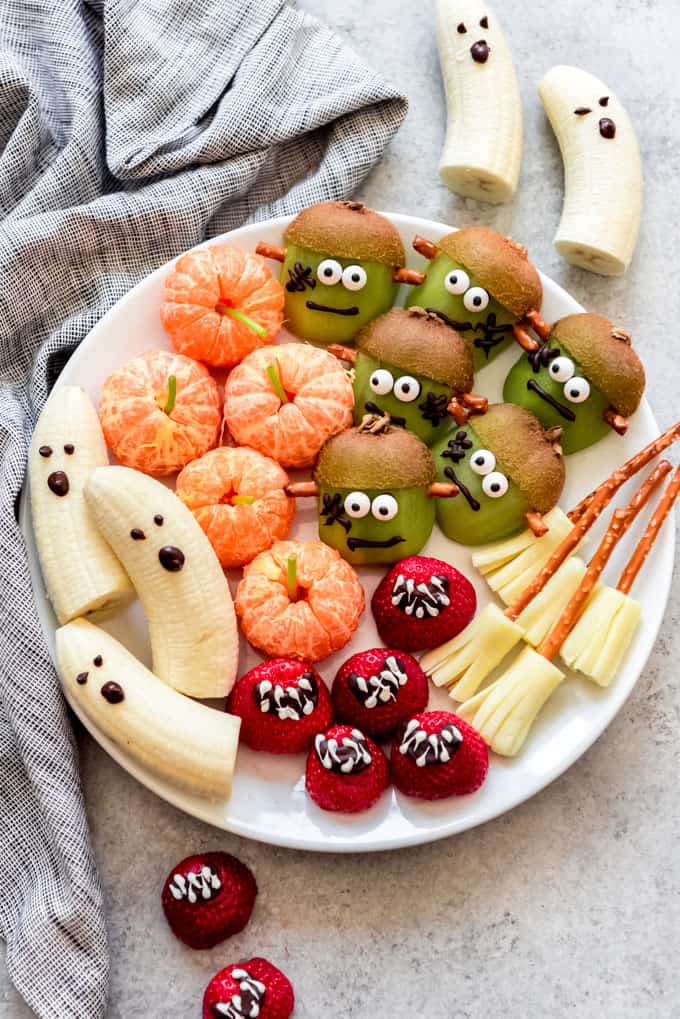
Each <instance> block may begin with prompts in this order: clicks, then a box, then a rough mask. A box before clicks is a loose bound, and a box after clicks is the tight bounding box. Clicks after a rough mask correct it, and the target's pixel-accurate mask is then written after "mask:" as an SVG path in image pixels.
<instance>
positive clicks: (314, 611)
mask: <svg viewBox="0 0 680 1019" xmlns="http://www.w3.org/2000/svg"><path fill="white" fill-rule="evenodd" d="M291 564H294V567H293V572H294V575H295V580H294V586H295V589H296V590H295V592H292V591H291V590H290V579H291ZM234 606H235V608H236V614H237V616H238V617H239V619H240V622H241V629H242V630H243V633H244V634H245V636H246V638H247V639H248V640H249V641H250V643H251V644H252V645H253V646H254V647H256V648H259V649H260V650H261V651H264V652H265V654H268V655H273V656H276V657H290V658H302V659H304V660H305V661H308V662H319V661H321V660H322V659H323V658H327V657H328V655H330V654H333V652H334V651H338V650H339V649H340V648H341V647H344V646H345V644H347V643H348V641H350V640H351V638H352V635H353V634H354V632H355V630H356V628H357V626H358V625H359V619H360V617H361V613H362V612H363V610H364V591H363V588H362V586H361V584H360V583H359V578H358V577H357V575H356V573H355V572H354V569H353V568H352V567H351V566H350V565H349V563H348V562H345V560H344V559H342V558H341V556H340V555H339V553H338V552H336V551H335V549H332V548H329V546H328V545H324V543H323V542H321V541H277V542H276V543H275V544H274V545H272V547H271V548H270V549H269V550H268V551H267V552H261V553H260V555H258V556H256V557H255V559H253V561H252V562H251V563H250V565H249V566H246V568H245V570H244V573H243V579H242V581H241V582H240V584H239V585H238V588H237V590H236V598H235V600H234Z"/></svg>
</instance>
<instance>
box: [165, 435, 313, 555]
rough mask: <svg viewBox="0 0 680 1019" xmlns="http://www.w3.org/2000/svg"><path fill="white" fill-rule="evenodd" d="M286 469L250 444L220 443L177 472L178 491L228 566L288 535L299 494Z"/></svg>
mask: <svg viewBox="0 0 680 1019" xmlns="http://www.w3.org/2000/svg"><path fill="white" fill-rule="evenodd" d="M287 484H288V475H287V474H286V472H285V471H284V470H283V469H282V468H281V467H280V466H279V465H278V464H277V463H276V461H275V460H272V459H271V458H270V457H268V456H263V455H262V454H261V453H258V452H256V451H255V450H253V449H247V448H246V447H242V446H240V447H238V448H235V447H230V446H220V447H219V448H218V449H213V450H211V451H210V452H209V453H206V454H205V456H202V457H201V458H200V459H199V460H194V461H193V463H190V464H189V465H188V466H187V467H185V468H184V470H183V471H182V473H181V474H180V475H179V477H178V478H177V489H176V492H177V495H178V497H179V498H180V499H181V500H182V502H183V503H184V504H185V505H186V506H188V508H189V509H190V510H191V512H192V513H193V514H194V516H195V517H196V520H197V521H198V523H199V524H200V526H201V528H202V529H203V531H204V532H205V534H206V536H207V537H208V540H209V541H210V543H211V545H212V546H213V548H214V549H215V553H216V554H217V557H218V559H219V560H220V562H221V564H222V566H224V567H234V566H243V565H245V563H249V562H250V560H251V559H253V558H254V557H255V556H256V555H258V553H260V552H263V551H264V550H265V549H268V548H269V547H270V546H271V545H272V544H273V543H274V542H275V541H278V540H279V539H282V538H285V537H286V535H287V534H288V532H289V530H290V526H291V524H292V522H293V517H294V516H295V499H291V498H289V497H288V496H287V495H286V493H285V491H284V489H285V487H286V485H287Z"/></svg>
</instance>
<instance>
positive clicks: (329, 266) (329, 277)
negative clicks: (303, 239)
mask: <svg viewBox="0 0 680 1019" xmlns="http://www.w3.org/2000/svg"><path fill="white" fill-rule="evenodd" d="M316 275H317V279H318V280H319V283H325V284H326V286H328V287H332V286H334V285H335V284H336V283H339V282H340V280H341V279H342V266H341V265H340V263H339V262H336V261H335V259H334V258H324V260H323V262H319V267H318V269H317V270H316Z"/></svg>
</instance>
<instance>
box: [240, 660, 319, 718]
mask: <svg viewBox="0 0 680 1019" xmlns="http://www.w3.org/2000/svg"><path fill="white" fill-rule="evenodd" d="M253 699H254V700H255V703H256V704H257V706H258V708H259V709H260V711H261V712H262V714H264V715H276V716H277V717H278V718H279V719H280V721H282V722H285V721H290V722H299V721H301V720H302V719H303V718H304V717H305V716H306V715H311V713H312V712H313V711H314V708H315V707H316V706H317V704H318V703H319V687H318V685H317V682H316V677H315V676H314V675H313V673H311V672H303V673H302V675H301V676H300V678H299V680H298V683H297V686H278V685H276V684H274V683H272V682H271V681H270V680H268V679H263V680H261V682H259V683H258V684H257V685H256V686H255V687H254V688H253Z"/></svg>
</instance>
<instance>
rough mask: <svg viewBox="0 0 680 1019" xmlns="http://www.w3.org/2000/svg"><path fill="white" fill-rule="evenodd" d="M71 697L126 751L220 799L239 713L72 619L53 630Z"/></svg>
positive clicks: (228, 778) (230, 768)
mask: <svg viewBox="0 0 680 1019" xmlns="http://www.w3.org/2000/svg"><path fill="white" fill-rule="evenodd" d="M56 642H57V664H58V668H59V675H60V677H61V681H62V683H63V685H64V689H65V690H66V691H67V693H68V696H69V698H70V699H71V701H72V702H73V703H74V704H76V705H77V706H78V708H79V709H80V710H81V711H82V713H83V714H84V715H85V716H86V718H87V719H88V720H89V721H90V722H91V723H92V724H93V725H94V726H95V727H96V728H97V729H99V730H100V731H101V732H102V733H103V734H104V735H105V736H106V737H107V738H108V739H110V740H112V742H114V743H115V744H116V746H118V747H119V748H120V749H121V750H122V751H124V752H125V754H126V755H127V756H128V757H131V758H133V759H134V760H135V761H137V763H138V764H140V765H142V766H143V767H144V768H148V769H149V770H150V771H152V772H153V773H154V774H155V775H158V776H159V777H160V778H162V779H164V780H166V781H168V782H171V783H172V784H173V785H175V786H177V787H178V788H181V789H185V790H187V791H188V792H191V793H194V794H196V795H197V796H203V797H206V798H208V799H211V800H226V799H228V798H229V796H230V795H231V782H232V776H233V774H234V765H235V763H236V751H237V749H238V736H239V729H240V725H241V720H240V719H239V718H235V717H234V715H228V714H226V713H225V712H224V711H216V710H214V709H213V708H208V707H206V706H205V705H204V704H197V703H196V702H195V701H192V700H190V699H189V698H188V697H183V696H182V694H179V693H177V692H176V691H175V690H172V689H171V688H170V687H169V686H166V685H165V683H162V682H161V680H160V679H157V677H156V676H154V675H153V674H152V673H151V672H149V670H148V669H147V668H145V667H144V665H142V663H141V662H140V661H138V659H137V658H135V657H134V656H133V655H131V654H130V652H129V651H128V650H127V648H124V647H123V645H122V644H120V643H119V642H118V641H117V640H115V639H114V638H113V637H112V636H111V635H110V634H108V633H107V632H106V631H105V630H102V629H100V628H99V627H98V626H94V625H93V624H92V623H89V622H87V620H85V619H75V620H74V621H73V622H71V623H67V624H66V626H62V627H61V628H60V629H58V630H57V633H56Z"/></svg>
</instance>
